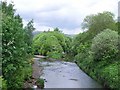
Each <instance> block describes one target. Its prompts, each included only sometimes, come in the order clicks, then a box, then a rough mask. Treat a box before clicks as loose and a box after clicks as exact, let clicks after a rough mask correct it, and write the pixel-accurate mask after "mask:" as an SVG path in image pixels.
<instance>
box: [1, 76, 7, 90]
mask: <svg viewBox="0 0 120 90" xmlns="http://www.w3.org/2000/svg"><path fill="white" fill-rule="evenodd" d="M0 89H1V90H2V89H3V90H7V84H6V80H4V79H3V78H2V76H0Z"/></svg>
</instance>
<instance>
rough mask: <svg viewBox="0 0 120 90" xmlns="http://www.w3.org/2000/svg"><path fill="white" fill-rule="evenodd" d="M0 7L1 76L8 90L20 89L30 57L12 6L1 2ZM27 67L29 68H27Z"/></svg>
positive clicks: (20, 25) (24, 35)
mask: <svg viewBox="0 0 120 90" xmlns="http://www.w3.org/2000/svg"><path fill="white" fill-rule="evenodd" d="M0 6H2V72H3V73H2V74H3V78H4V79H5V80H6V84H7V86H8V87H7V88H8V89H11V90H12V89H15V88H16V89H18V88H21V87H22V85H23V83H24V79H25V77H26V75H28V74H31V73H30V72H26V71H25V69H26V68H30V67H31V64H30V63H29V60H28V59H29V58H28V57H30V55H29V53H27V50H28V44H27V42H26V40H25V37H26V32H25V31H24V28H23V23H22V18H21V17H20V16H19V15H15V9H14V8H13V7H14V5H13V4H8V5H7V2H1V4H0ZM28 66H29V67H28Z"/></svg>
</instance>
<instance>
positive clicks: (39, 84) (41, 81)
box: [37, 78, 44, 89]
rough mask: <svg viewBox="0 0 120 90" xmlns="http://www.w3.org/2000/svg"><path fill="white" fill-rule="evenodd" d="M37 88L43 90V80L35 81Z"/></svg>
mask: <svg viewBox="0 0 120 90" xmlns="http://www.w3.org/2000/svg"><path fill="white" fill-rule="evenodd" d="M37 86H38V87H39V88H41V89H43V88H44V79H42V78H40V79H37Z"/></svg>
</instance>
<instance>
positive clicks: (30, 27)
mask: <svg viewBox="0 0 120 90" xmlns="http://www.w3.org/2000/svg"><path fill="white" fill-rule="evenodd" d="M24 30H25V34H26V35H25V42H26V43H27V46H28V47H27V49H28V50H27V52H28V53H29V54H30V53H31V54H32V53H33V49H32V40H33V34H32V32H33V31H34V30H35V28H34V25H33V19H32V20H31V21H29V22H28V24H27V26H25V28H24Z"/></svg>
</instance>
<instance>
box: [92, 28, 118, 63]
mask: <svg viewBox="0 0 120 90" xmlns="http://www.w3.org/2000/svg"><path fill="white" fill-rule="evenodd" d="M91 50H92V52H93V56H94V60H96V61H100V60H109V61H110V60H111V61H113V60H114V59H115V58H116V56H117V54H118V33H117V32H115V31H111V30H110V29H106V30H104V31H103V32H101V33H100V34H98V35H97V36H96V37H95V38H94V39H93V42H92V46H91Z"/></svg>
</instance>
